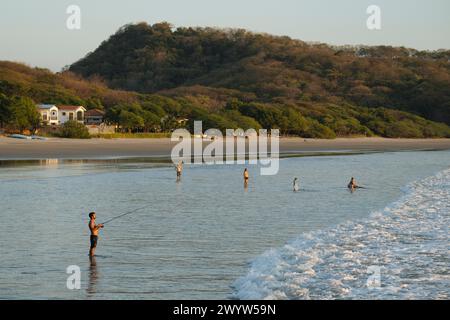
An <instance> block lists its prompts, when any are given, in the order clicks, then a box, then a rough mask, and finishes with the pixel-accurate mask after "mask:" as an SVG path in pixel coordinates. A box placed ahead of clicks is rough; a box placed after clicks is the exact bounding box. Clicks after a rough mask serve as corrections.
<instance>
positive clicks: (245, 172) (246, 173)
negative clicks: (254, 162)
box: [244, 168, 248, 182]
mask: <svg viewBox="0 0 450 320" xmlns="http://www.w3.org/2000/svg"><path fill="white" fill-rule="evenodd" d="M244 182H248V170H247V168H245V170H244Z"/></svg>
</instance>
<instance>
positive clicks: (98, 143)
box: [0, 137, 450, 160]
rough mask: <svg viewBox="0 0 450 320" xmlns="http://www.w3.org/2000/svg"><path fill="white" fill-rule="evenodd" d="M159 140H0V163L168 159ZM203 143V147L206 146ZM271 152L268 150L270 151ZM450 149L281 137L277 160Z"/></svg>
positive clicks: (426, 142)
mask: <svg viewBox="0 0 450 320" xmlns="http://www.w3.org/2000/svg"><path fill="white" fill-rule="evenodd" d="M177 143H178V142H171V141H170V139H169V138H161V139H89V140H79V139H61V138H49V139H47V140H20V139H13V138H3V137H1V138H0V160H42V159H127V158H161V159H163V158H169V157H170V153H171V150H172V148H173V146H175V145H176V144H177ZM206 144H207V143H205V144H204V145H206ZM269 150H270V149H269ZM432 150H450V139H387V138H338V139H334V140H320V139H303V138H280V157H283V156H284V157H288V156H302V155H311V156H314V155H320V154H323V153H330V154H333V153H340V154H342V153H355V152H356V153H361V152H362V153H367V152H393V151H432Z"/></svg>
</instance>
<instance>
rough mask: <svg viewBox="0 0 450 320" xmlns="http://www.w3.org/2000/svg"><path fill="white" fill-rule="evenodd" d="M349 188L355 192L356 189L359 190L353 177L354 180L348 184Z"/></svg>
mask: <svg viewBox="0 0 450 320" xmlns="http://www.w3.org/2000/svg"><path fill="white" fill-rule="evenodd" d="M347 188H349V189H350V190H351V191H355V189H357V188H359V186H358V185H357V184H356V180H355V178H353V177H352V179H351V180H350V182H349V183H348V186H347Z"/></svg>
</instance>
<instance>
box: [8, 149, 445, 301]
mask: <svg viewBox="0 0 450 320" xmlns="http://www.w3.org/2000/svg"><path fill="white" fill-rule="evenodd" d="M449 164H450V152H448V151H435V152H398V153H378V154H367V155H350V156H325V157H307V158H289V159H283V160H281V164H280V172H279V174H278V175H276V176H260V175H259V174H258V173H259V170H258V168H257V167H253V166H249V169H250V176H251V180H250V184H249V187H248V189H245V188H244V185H243V182H242V170H243V166H237V165H233V166H206V165H205V166H187V167H186V168H185V172H184V175H183V178H182V181H181V182H180V183H176V181H175V171H174V169H173V168H169V167H164V166H158V165H157V164H154V163H146V162H143V161H138V162H133V161H128V162H125V163H122V162H117V161H111V162H108V161H102V162H61V161H59V162H58V161H46V162H42V163H41V164H38V165H36V164H32V165H30V164H27V165H17V164H16V165H14V166H9V165H7V164H5V163H3V164H2V166H0V199H1V202H0V214H1V220H2V223H1V224H0V248H1V260H0V299H47V298H56V299H69V298H70V299H224V298H243V299H245V298H288V299H302V298H319V299H320V298H395V297H398V298H448V297H449V287H450V286H449V285H448V281H449V278H448V277H449V271H448V265H449V263H448V262H449V261H448V260H449V255H448V247H449V238H448V227H449V220H448V219H449V218H448V216H449V211H450V207H449V203H448V201H449V200H448V199H449V197H448V192H449V191H448V183H449V182H448V180H447V179H449V180H450V177H449V174H448V171H444V170H446V169H448V167H449ZM442 171H443V173H441V175H440V176H435V177H432V178H427V177H429V176H433V175H435V174H436V173H437V172H442ZM294 176H298V177H299V178H300V184H301V188H302V189H303V190H302V192H299V193H294V192H292V185H291V183H292V179H293V177H294ZM351 176H355V177H356V178H357V181H358V182H359V183H361V184H362V185H365V186H367V187H368V189H367V190H358V191H357V192H355V193H353V194H351V193H350V192H348V190H347V189H346V187H345V186H346V184H347V183H348V180H349V178H350V177H351ZM425 178H427V179H426V180H423V181H422V182H417V183H416V184H414V185H412V186H410V187H409V188H406V186H407V185H408V184H409V183H411V182H413V181H421V180H422V179H425ZM424 186H425V187H424ZM405 197H406V198H405ZM408 197H410V198H408ZM394 202H397V203H396V204H393V203H394ZM143 206H148V207H146V208H145V209H143V210H140V211H136V212H134V213H131V214H129V215H126V216H123V217H121V218H119V219H116V220H113V221H111V222H110V223H109V224H107V225H106V227H105V229H104V230H102V231H101V235H100V239H99V246H98V249H97V254H98V257H97V258H96V261H95V262H96V263H95V265H94V264H91V263H90V262H89V259H88V256H87V253H88V245H89V232H88V228H87V223H88V217H87V213H88V212H89V211H92V210H94V211H96V212H97V216H98V220H99V221H98V222H102V221H106V220H109V219H111V218H113V217H115V216H118V215H120V214H122V213H126V212H128V211H131V210H133V209H136V208H141V207H143ZM386 206H389V207H388V208H387V209H386V210H383V208H385V207H386ZM376 212H378V213H376ZM347 221H350V222H348V223H345V222H347ZM286 243H289V244H288V245H286ZM271 249H272V250H271ZM69 265H78V266H79V267H80V268H81V290H69V289H67V288H66V279H67V277H68V274H66V268H67V267H68V266H69ZM371 266H378V267H380V270H381V271H380V272H381V287H380V288H376V289H374V290H369V289H368V288H367V285H366V281H367V279H368V277H369V276H370V274H368V273H367V268H368V267H371ZM405 279H407V280H405ZM402 286H403V287H402ZM383 288H384V289H383ZM399 288H400V289H399ZM419 292H423V293H421V294H419Z"/></svg>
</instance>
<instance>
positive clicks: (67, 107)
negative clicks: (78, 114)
mask: <svg viewBox="0 0 450 320" xmlns="http://www.w3.org/2000/svg"><path fill="white" fill-rule="evenodd" d="M79 108H84V107H83V106H58V109H59V110H66V111H75V110H77V109H79Z"/></svg>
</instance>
